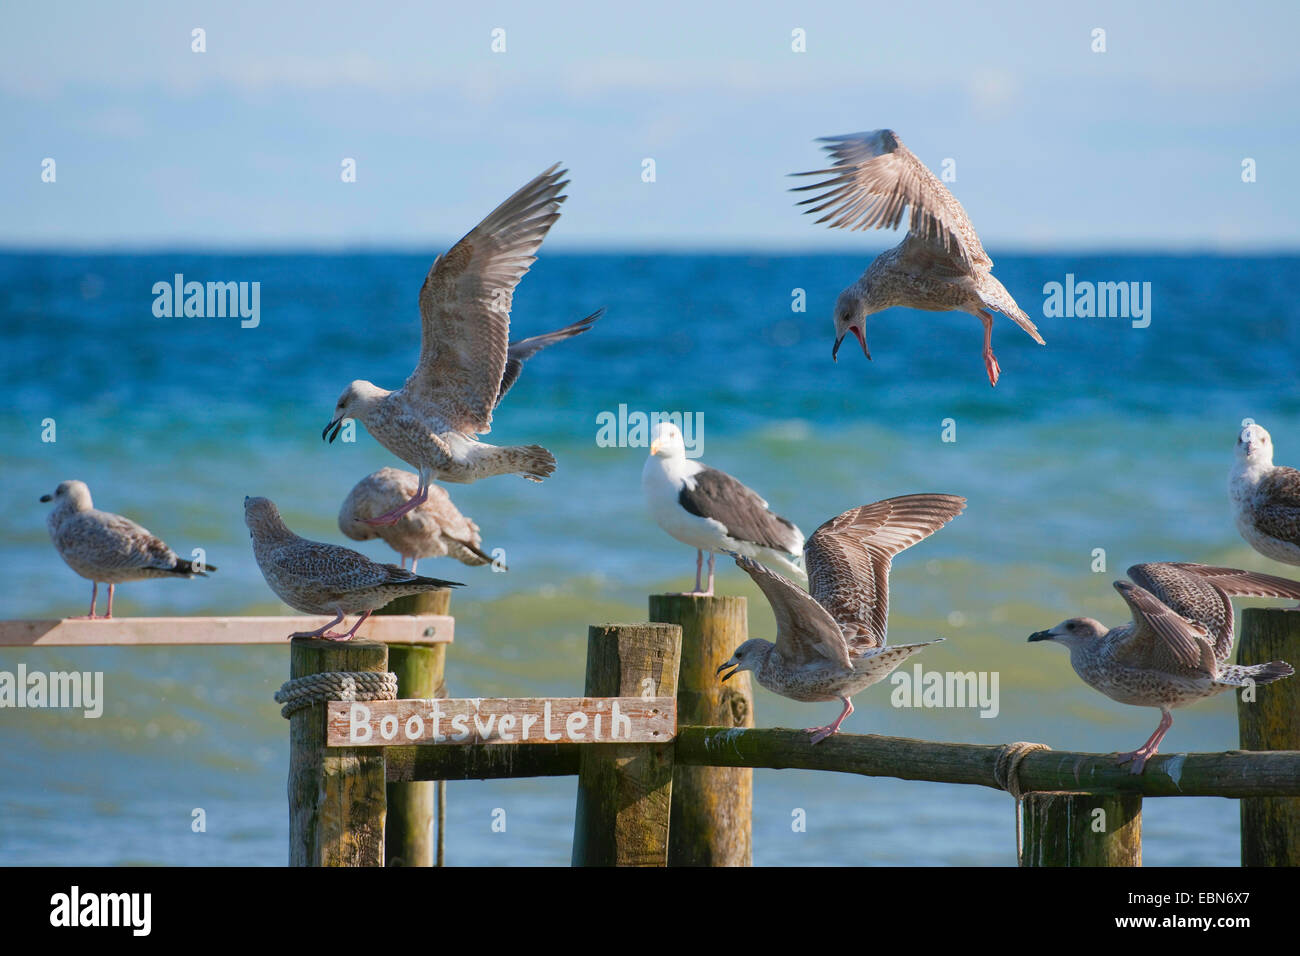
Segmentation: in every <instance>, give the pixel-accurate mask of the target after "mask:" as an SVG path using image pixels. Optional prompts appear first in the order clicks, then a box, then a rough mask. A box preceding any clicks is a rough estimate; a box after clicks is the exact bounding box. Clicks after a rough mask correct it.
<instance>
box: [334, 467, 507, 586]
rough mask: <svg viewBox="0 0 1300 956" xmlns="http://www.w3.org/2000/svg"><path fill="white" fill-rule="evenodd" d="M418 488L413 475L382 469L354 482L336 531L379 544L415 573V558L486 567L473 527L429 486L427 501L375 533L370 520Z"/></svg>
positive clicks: (488, 559)
mask: <svg viewBox="0 0 1300 956" xmlns="http://www.w3.org/2000/svg"><path fill="white" fill-rule="evenodd" d="M419 484H420V478H419V476H418V475H414V474H412V473H411V472H409V471H401V470H399V469H397V468H381V469H379V471H377V472H375V473H374V474H372V475H367V476H366V477H365V478H362V479H361V480H360V481H358V482H357V484H356V486H355V487H354V488H353V489H352V491H351V492H349V493H348V496H347V498H346V499H345V500H344V502H343V507H342V508H340V509H339V530H340V531H342V532H343V533H344V534H345V535H347V536H348V537H349V538H351V539H352V540H353V541H370V540H372V539H374V538H383V539H384V541H385V542H387V544H388V546H389V547H390V548H392V549H393V550H394V551H396V552H397V553H398V554H399V555H401V558H402V561H401V565H400V566H401V567H403V568H404V567H406V560H407V558H410V559H411V571H412V573H414V571H415V566H416V562H417V561H419V559H420V558H441V557H443V556H446V555H450V556H451V557H453V558H455V559H456V560H457V561H459V562H460V563H461V564H469V565H480V564H489V563H491V561H492V556H491V555H489V554H486V553H485V552H484V551H483V549H482V547H481V545H482V544H483V537H482V535H480V534H479V530H478V525H476V524H475V523H474V522H473V521H471V520H470V519H469V518H466V517H465V516H464V515H463V514H461V513H460V511H459V510H458V509H457V508H456V506H455V505H454V504H452V502H451V497H450V496H449V495H448V494H447V492H446V490H444V489H443V488H442V487H441V486H439V485H430V486H429V498H428V500H427V501H425V502H424V504H422V505H420V506H419V507H417V508H415V509H413V510H412V511H410V512H408V513H407V514H405V515H403V516H402V517H401V518H399V519H398V520H397V523H396V524H391V525H381V526H379V527H375V526H373V525H371V524H369V523H368V522H367V521H366V519H367V518H374V517H376V516H378V515H381V514H383V513H384V512H386V511H391V510H392V509H394V508H396V507H397V506H398V505H400V504H402V503H403V502H405V501H407V500H409V499H410V497H411V496H412V495H413V494H415V492H416V489H417V488H418V486H419Z"/></svg>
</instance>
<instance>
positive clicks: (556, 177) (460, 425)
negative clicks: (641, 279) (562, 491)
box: [321, 164, 580, 525]
mask: <svg viewBox="0 0 1300 956" xmlns="http://www.w3.org/2000/svg"><path fill="white" fill-rule="evenodd" d="M557 166H558V164H556V166H552V167H551V168H550V169H548V170H546V171H545V172H544V173H542V174H541V175H540V176H538V177H537V178H536V179H534V180H532V182H530V183H528V184H527V185H526V186H524V187H523V188H522V189H520V190H519V191H518V192H516V193H515V194H514V195H513V196H511V197H510V198H509V199H507V200H506V201H505V202H503V203H502V204H501V205H500V206H498V207H497V208H496V209H494V210H493V211H492V212H491V213H489V214H488V216H487V218H486V219H484V220H483V221H482V222H480V223H479V224H478V225H477V226H475V227H474V228H473V229H472V230H470V232H469V234H468V235H466V236H465V237H464V238H463V239H461V240H460V242H458V243H456V245H454V246H452V248H451V250H450V251H449V252H447V253H446V254H444V255H441V256H439V257H438V258H437V259H435V260H434V263H433V266H432V268H430V269H429V274H428V276H427V277H426V278H425V280H424V285H423V287H421V289H420V316H421V320H422V332H421V344H420V359H419V363H418V364H417V365H416V367H415V371H414V372H412V373H411V376H410V378H408V379H407V380H406V383H405V384H404V385H403V386H402V387H401V388H399V389H398V390H397V391H395V392H390V391H388V390H387V389H383V388H380V387H379V386H377V385H374V384H372V383H371V382H366V381H355V382H352V383H351V384H350V385H348V387H347V388H346V389H344V390H343V394H342V395H341V396H340V397H339V400H338V404H337V405H336V406H335V408H334V416H333V418H331V419H330V423H329V424H328V425H326V426H325V430H324V431H323V432H322V433H321V437H322V438H324V437H325V436H326V435H328V436H329V440H330V441H331V442H332V441H333V440H334V439H335V438H336V437H338V433H339V431H340V429H341V428H342V427H343V420H344V419H345V418H355V419H357V420H358V421H360V422H361V423H362V424H363V425H365V426H366V429H367V430H368V431H369V432H370V434H371V435H373V436H374V438H375V440H376V441H378V442H379V443H380V444H381V445H383V446H384V447H385V448H387V449H388V450H389V451H391V452H392V453H393V454H395V455H396V456H397V457H398V458H401V459H402V460H403V461H405V462H408V463H410V464H411V465H413V466H414V467H415V468H416V469H417V470H418V471H419V473H420V483H419V488H418V489H417V493H416V494H415V496H414V497H412V498H411V499H410V500H409V501H407V502H406V503H405V504H404V505H401V506H400V507H398V508H395V509H394V510H392V511H390V512H388V513H387V514H384V515H380V516H378V517H376V518H372V519H371V523H372V524H376V525H379V524H391V523H393V522H394V521H397V520H398V519H399V518H401V517H402V515H404V514H406V513H407V512H408V511H410V510H411V509H412V508H416V507H418V506H419V505H421V504H423V503H424V501H425V500H426V499H427V498H428V490H429V482H430V481H432V480H433V479H435V478H437V479H440V480H442V481H453V482H462V483H463V482H471V481H478V480H479V479H480V478H487V477H489V476H492V475H505V474H518V475H522V476H523V477H524V478H527V479H528V480H530V481H541V480H542V479H543V478H545V477H546V476H547V475H549V474H551V473H552V472H553V471H554V470H555V458H554V457H553V456H552V455H551V453H550V452H549V451H547V450H546V449H545V448H543V447H541V446H540V445H527V446H513V447H504V448H503V447H498V446H496V445H489V444H486V443H485V442H480V441H479V440H478V439H477V438H476V437H475V436H476V435H480V434H483V433H485V432H489V431H491V430H492V410H493V409H494V408H495V407H496V404H497V402H498V401H499V400H500V398H501V396H502V395H503V394H504V391H505V390H506V389H508V388H509V386H510V384H511V382H512V381H513V378H512V377H511V376H510V371H509V367H508V358H509V354H508V353H509V341H508V340H509V334H510V306H511V302H512V299H513V296H514V290H515V286H516V285H518V284H519V280H520V279H521V278H523V275H524V273H526V272H527V271H528V267H529V266H530V265H532V263H533V262H534V260H535V256H534V255H533V253H535V252H536V251H537V249H538V247H539V246H541V244H542V240H543V239H544V238H545V237H546V233H547V231H548V230H549V229H550V228H551V226H552V225H553V224H554V223H555V221H556V220H557V219H558V218H559V216H560V211H559V210H560V203H561V202H563V201H564V199H565V197H564V196H562V195H560V190H562V189H563V188H564V187H565V186H566V185H567V183H568V181H567V180H561V178H560V177H561V176H563V175H564V173H565V172H566V171H565V170H558V171H557ZM570 328H572V327H570ZM564 331H565V330H561V332H559V333H552V335H561V333H563V332H564ZM579 331H580V330H579ZM570 334H576V332H574V333H570ZM527 341H528V340H525V342H527ZM518 344H519V346H520V347H522V346H523V345H524V343H518ZM542 344H543V345H544V344H546V343H542ZM540 347H541V345H538V346H536V348H540ZM536 348H533V351H535V350H536ZM526 357H527V355H524V356H522V357H521V359H520V361H521V360H522V358H526ZM515 374H516V375H517V374H518V368H517V367H516V369H515Z"/></svg>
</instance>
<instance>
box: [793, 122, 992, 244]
mask: <svg viewBox="0 0 1300 956" xmlns="http://www.w3.org/2000/svg"><path fill="white" fill-rule="evenodd" d="M820 142H823V143H826V144H827V145H826V147H825V148H826V150H827V152H829V153H830V154H831V155H832V156H833V157H834V158H835V165H834V166H833V167H832V168H830V169H814V170H812V171H810V172H806V173H795V175H796V176H828V175H829V176H830V177H831V178H830V179H825V180H823V181H821V182H818V183H813V184H812V185H810V186H798V187H796V188H795V190H794V191H795V192H802V191H804V190H810V189H816V190H824V192H821V193H819V194H818V195H816V196H813V197H812V198H811V199H805V200H803V201H802V202H800V203H799V205H801V206H805V205H807V206H811V208H809V209H806V210H805V212H811V213H816V212H822V211H823V210H826V213H825V215H823V216H822V217H821V218H820V219H818V220H817V221H818V222H819V223H820V222H830V226H831V228H835V229H839V228H849V229H893V228H895V227H896V226H897V225H898V224H899V223H900V222H901V221H902V219H903V210H904V209H905V208H907V207H911V210H912V214H911V221H910V222H909V224H908V229H907V231H908V233H909V234H911V235H913V236H916V237H917V238H918V239H921V240H924V241H925V242H927V243H929V244H931V245H934V246H936V247H938V248H940V249H943V250H944V251H945V252H947V253H948V254H949V255H952V256H954V257H955V258H957V259H959V260H960V261H961V262H962V263H963V264H965V265H967V266H968V267H972V266H976V265H978V266H984V267H991V266H992V265H993V260H992V259H990V258H989V257H988V254H987V253H986V252H985V251H984V247H983V246H982V245H980V240H979V236H978V235H976V233H975V227H974V226H973V225H971V221H970V219H969V218H968V217H967V216H966V210H964V209H962V207H961V203H959V202H958V201H957V199H956V197H954V196H953V194H952V193H950V192H949V191H948V187H947V186H945V185H944V184H943V183H942V182H940V181H939V178H938V177H937V176H935V175H934V173H932V172H930V170H929V169H927V168H926V165H925V163H923V162H921V161H920V160H919V159H917V157H916V154H914V153H913V152H912V151H911V150H910V149H908V148H907V147H906V146H904V145H903V143H902V141H901V140H900V139H899V138H898V136H896V135H895V134H894V131H893V130H888V129H878V130H873V131H871V132H868V133H849V134H847V135H844V136H824V137H822V138H821V140H820Z"/></svg>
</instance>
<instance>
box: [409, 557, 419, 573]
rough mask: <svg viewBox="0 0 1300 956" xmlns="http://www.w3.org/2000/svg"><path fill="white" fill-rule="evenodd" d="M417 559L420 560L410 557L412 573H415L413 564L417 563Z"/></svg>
mask: <svg viewBox="0 0 1300 956" xmlns="http://www.w3.org/2000/svg"><path fill="white" fill-rule="evenodd" d="M419 560H420V559H419V558H412V559H411V573H412V574H414V573H415V565H416V563H417V562H418V561H419Z"/></svg>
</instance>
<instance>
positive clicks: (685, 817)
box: [650, 594, 754, 866]
mask: <svg viewBox="0 0 1300 956" xmlns="http://www.w3.org/2000/svg"><path fill="white" fill-rule="evenodd" d="M650 620H652V621H662V622H664V623H666V624H679V625H681V628H682V665H681V670H680V672H679V673H680V676H679V677H678V682H677V707H678V711H677V719H678V721H680V722H681V723H682V724H683V725H685V724H692V725H695V726H714V725H717V726H722V727H753V726H754V688H753V685H752V684H751V682H750V675H749V671H741V672H740V673H739V674H737V675H736V676H735V677H733V678H731V679H730V680H729V681H727V682H726V683H723V682H722V680H721V679H720V678H719V677H718V673H717V670H718V665H719V664H721V663H722V662H723V661H725V660H727V659H728V658H729V657H731V654H732V652H733V651H735V649H736V648H737V647H739V646H740V645H741V644H743V643H744V642H745V639H746V638H747V637H748V631H749V623H748V610H747V604H746V601H745V599H744V598H743V597H734V596H732V597H721V596H713V597H701V596H698V595H693V594H652V595H650ZM753 811H754V771H752V770H750V769H749V768H748V767H684V766H680V765H678V766H674V767H673V805H672V820H671V823H670V825H669V828H668V841H669V842H668V865H669V866H750V865H752V863H753V857H754V843H753V835H752V827H753V823H752V821H753Z"/></svg>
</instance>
